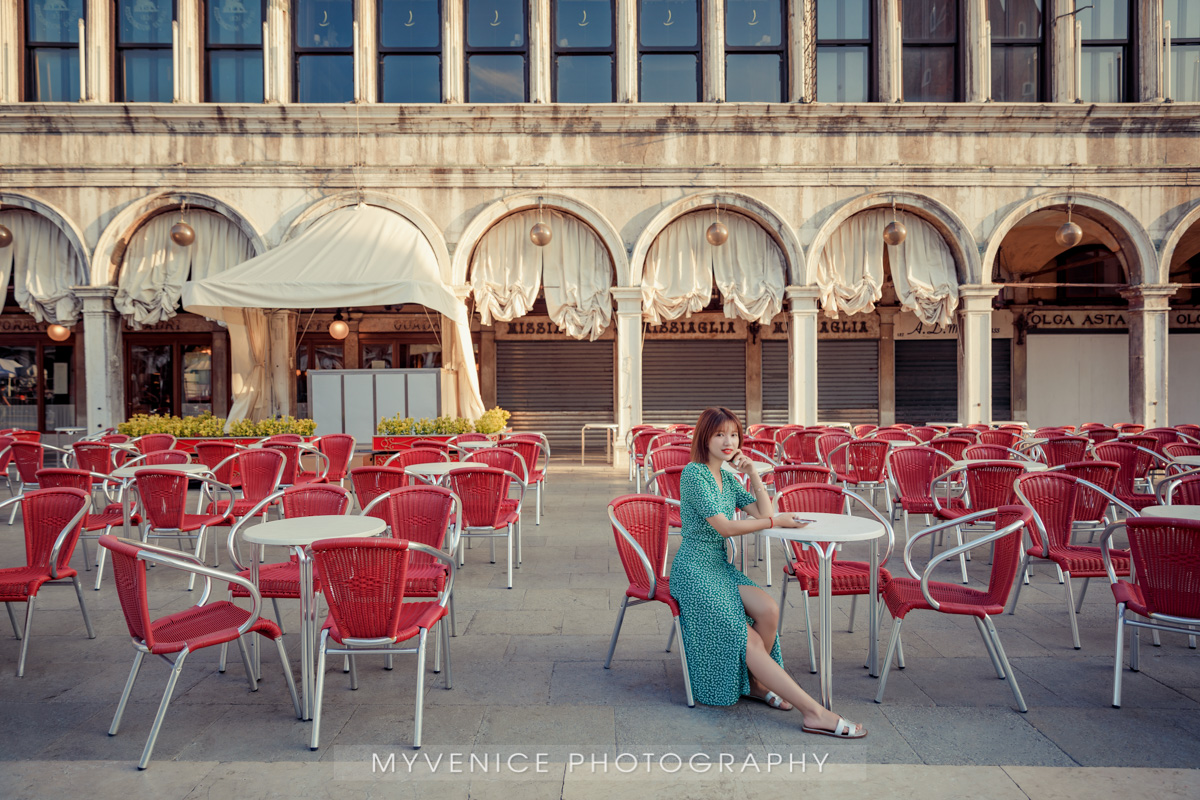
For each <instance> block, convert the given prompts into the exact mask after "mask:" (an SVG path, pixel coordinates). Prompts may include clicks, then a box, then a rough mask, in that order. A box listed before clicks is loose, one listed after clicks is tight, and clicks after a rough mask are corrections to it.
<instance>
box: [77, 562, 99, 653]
mask: <svg viewBox="0 0 1200 800" xmlns="http://www.w3.org/2000/svg"><path fill="white" fill-rule="evenodd" d="M71 585H72V586H74V587H75V597H76V598H78V600H79V611H80V612H81V613H82V614H83V626H84V627H85V628H87V634H88V638H89V639H95V638H96V631H95V630H93V629H92V620H91V617H89V616H88V610H87V605H85V604H84V602H83V586H81V585H80V583H79V576H78V575H72V576H71Z"/></svg>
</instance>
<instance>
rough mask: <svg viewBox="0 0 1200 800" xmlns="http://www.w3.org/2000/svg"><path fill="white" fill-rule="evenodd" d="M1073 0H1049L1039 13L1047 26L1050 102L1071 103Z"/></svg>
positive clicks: (1073, 100)
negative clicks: (1048, 35)
mask: <svg viewBox="0 0 1200 800" xmlns="http://www.w3.org/2000/svg"><path fill="white" fill-rule="evenodd" d="M1074 10H1075V0H1051V1H1050V2H1049V3H1046V4H1045V10H1044V11H1043V12H1042V20H1043V22H1042V24H1043V25H1048V26H1049V28H1050V70H1049V73H1048V74H1049V76H1050V90H1049V92H1048V95H1049V97H1048V98H1047V99H1049V100H1050V101H1051V102H1053V103H1073V102H1075V101H1076V100H1078V99H1079V98H1077V97H1076V96H1075V15H1074V14H1073V13H1072V12H1073V11H1074Z"/></svg>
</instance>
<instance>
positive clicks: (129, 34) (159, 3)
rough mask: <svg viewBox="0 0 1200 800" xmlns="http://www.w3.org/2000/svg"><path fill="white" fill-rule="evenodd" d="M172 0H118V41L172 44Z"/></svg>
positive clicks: (123, 42)
mask: <svg viewBox="0 0 1200 800" xmlns="http://www.w3.org/2000/svg"><path fill="white" fill-rule="evenodd" d="M174 12H175V9H174V8H173V4H172V3H171V0H118V3H117V16H118V18H119V19H118V23H117V42H118V43H120V44H170V43H171V21H172V20H173V19H174V18H175V13H174Z"/></svg>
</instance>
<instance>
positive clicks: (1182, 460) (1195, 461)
mask: <svg viewBox="0 0 1200 800" xmlns="http://www.w3.org/2000/svg"><path fill="white" fill-rule="evenodd" d="M1171 460H1172V461H1174V462H1175V463H1176V464H1183V465H1184V466H1185V467H1200V456H1175V457H1174V458H1172V459H1171Z"/></svg>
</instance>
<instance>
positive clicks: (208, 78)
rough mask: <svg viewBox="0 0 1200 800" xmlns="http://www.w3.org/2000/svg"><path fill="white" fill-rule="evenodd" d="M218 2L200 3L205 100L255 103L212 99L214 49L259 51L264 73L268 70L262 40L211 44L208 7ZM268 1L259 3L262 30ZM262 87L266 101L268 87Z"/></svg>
mask: <svg viewBox="0 0 1200 800" xmlns="http://www.w3.org/2000/svg"><path fill="white" fill-rule="evenodd" d="M216 2H219V0H201V2H200V3H199V8H200V12H201V13H200V41H201V47H202V48H203V50H204V58H203V62H202V63H201V65H200V68H201V69H202V70H203V71H204V74H203V75H201V76H200V80H201V81H202V82H203V83H204V102H205V103H226V102H251V103H253V102H254V101H252V100H250V101H232V100H213V99H212V65H211V63H210V62H211V59H210V56H211V55H212V53H213V51H229V52H243V53H245V52H251V51H254V52H257V53H258V56H259V59H260V60H262V61H263V67H264V74H265V71H266V70H265V67H266V63H265V61H266V55H265V53H264V52H263V43H262V42H260V43H259V44H256V45H253V44H209V42H208V7H209V6H210V5H211V4H213V3H216ZM268 2H269V0H260V3H259V8H260V9H261V10H262V19H261V20H259V23H258V27H259V30H262V26H263V23H265V22H266V21H267V5H268ZM261 88H262V90H263V100H262V102H264V103H265V102H266V97H267V91H266V87H265V86H263V87H261Z"/></svg>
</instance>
